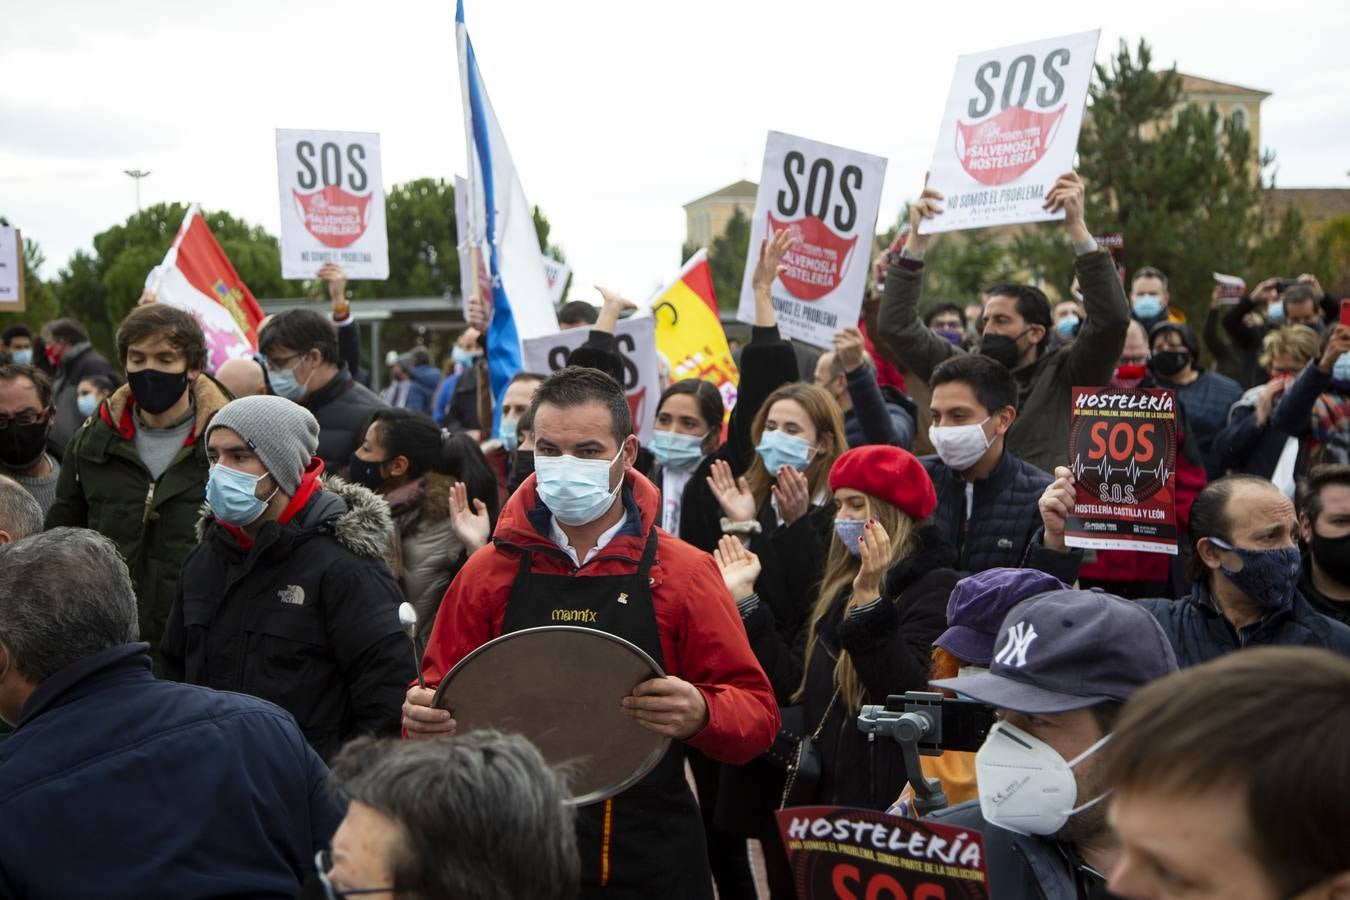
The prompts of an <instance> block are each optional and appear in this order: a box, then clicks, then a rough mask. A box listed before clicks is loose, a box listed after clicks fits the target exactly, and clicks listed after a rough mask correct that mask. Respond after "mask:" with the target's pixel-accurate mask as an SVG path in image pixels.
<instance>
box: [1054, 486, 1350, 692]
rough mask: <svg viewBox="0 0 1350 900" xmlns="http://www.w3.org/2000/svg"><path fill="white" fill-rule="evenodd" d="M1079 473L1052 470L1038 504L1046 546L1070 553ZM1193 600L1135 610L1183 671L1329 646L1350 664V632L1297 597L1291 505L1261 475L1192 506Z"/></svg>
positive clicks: (1212, 491)
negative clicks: (1256, 649)
mask: <svg viewBox="0 0 1350 900" xmlns="http://www.w3.org/2000/svg"><path fill="white" fill-rule="evenodd" d="M1074 501H1075V497H1074V487H1073V473H1072V472H1071V471H1069V469H1067V468H1060V469H1057V470H1056V471H1055V480H1054V482H1053V483H1052V484H1051V485H1050V486H1049V487H1048V488H1046V489H1045V493H1044V494H1043V495H1042V496H1041V502H1040V506H1041V516H1042V519H1043V520H1044V522H1045V537H1044V542H1045V546H1046V547H1047V548H1049V549H1063V547H1064V521H1065V518H1066V517H1067V516H1068V515H1069V514H1070V513H1072V512H1073V508H1074ZM1190 515H1191V517H1190V522H1189V524H1188V526H1187V532H1188V535H1189V538H1190V556H1189V564H1190V572H1189V574H1190V577H1191V581H1192V586H1191V593H1190V596H1188V597H1185V598H1183V599H1181V600H1171V599H1144V600H1138V601H1136V602H1137V603H1138V604H1139V605H1140V606H1141V607H1142V608H1144V609H1147V610H1148V611H1149V612H1151V613H1152V614H1153V615H1154V617H1156V618H1157V620H1158V621H1159V623H1160V624H1161V625H1162V627H1163V631H1164V632H1166V633H1167V637H1168V639H1169V640H1170V641H1171V642H1172V648H1173V650H1174V651H1175V652H1176V656H1177V662H1178V663H1180V664H1181V666H1182V668H1185V667H1187V666H1193V665H1196V664H1198V663H1202V662H1205V661H1206V660H1210V659H1214V658H1216V657H1219V656H1222V655H1224V654H1225V653H1231V652H1233V651H1234V650H1239V649H1241V648H1244V647H1253V646H1261V645H1266V644H1269V645H1278V646H1295V647H1301V646H1308V647H1323V648H1326V649H1328V650H1334V651H1336V652H1337V653H1341V654H1344V655H1350V627H1347V626H1346V625H1343V624H1341V623H1340V622H1337V621H1334V620H1333V619H1329V618H1327V617H1326V616H1324V615H1322V614H1321V613H1319V612H1317V611H1316V610H1314V609H1313V608H1312V607H1311V606H1309V605H1308V601H1307V600H1306V599H1304V597H1303V595H1302V594H1301V593H1299V590H1298V581H1299V565H1300V558H1299V552H1298V544H1297V535H1298V531H1297V529H1298V523H1297V521H1296V520H1295V518H1294V504H1293V503H1292V502H1291V501H1290V499H1289V498H1288V497H1286V496H1285V495H1284V493H1283V492H1282V491H1280V490H1279V489H1278V488H1276V487H1275V486H1274V485H1272V484H1271V483H1270V482H1269V481H1267V480H1266V479H1264V478H1257V477H1256V476H1255V475H1228V476H1225V477H1223V478H1220V479H1218V480H1217V481H1211V482H1210V483H1209V484H1207V485H1206V486H1205V489H1204V490H1202V491H1201V492H1200V495H1199V496H1198V497H1196V498H1195V503H1194V504H1192V506H1191V514H1190Z"/></svg>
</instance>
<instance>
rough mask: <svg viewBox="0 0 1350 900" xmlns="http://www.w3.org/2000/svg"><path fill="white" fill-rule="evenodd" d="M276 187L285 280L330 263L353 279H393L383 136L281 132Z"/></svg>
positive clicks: (305, 275)
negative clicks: (382, 160) (383, 176)
mask: <svg viewBox="0 0 1350 900" xmlns="http://www.w3.org/2000/svg"><path fill="white" fill-rule="evenodd" d="M277 183H278V189H279V192H280V199H281V275H282V277H283V278H313V277H314V275H315V273H316V272H318V271H319V268H320V267H321V266H323V265H324V264H325V263H336V264H338V265H339V266H342V269H343V271H344V272H346V273H347V278H348V279H350V280H353V281H357V280H363V279H364V280H371V281H383V280H384V279H386V278H388V277H389V236H388V233H387V230H386V228H385V219H384V184H383V182H382V180H381V175H380V136H379V135H378V134H369V133H366V132H358V131H297V130H291V129H285V128H278V129H277Z"/></svg>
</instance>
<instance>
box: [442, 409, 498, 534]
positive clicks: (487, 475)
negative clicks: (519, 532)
mask: <svg viewBox="0 0 1350 900" xmlns="http://www.w3.org/2000/svg"><path fill="white" fill-rule="evenodd" d="M441 458H442V460H443V461H444V465H445V469H446V474H448V475H451V476H453V477H454V478H456V479H457V480H459V481H462V482H464V490H465V492H466V493H467V494H468V495H469V502H470V503H472V502H473V501H474V500H482V501H483V505H484V506H486V507H487V511H488V520H489V521H490V522H491V525H492V527H493V528H496V527H497V513H498V512H499V509H500V506H501V503H500V502H499V498H500V494H499V493H498V490H497V476H496V474H495V473H493V471H492V466H491V465H490V464H489V463H488V461H487V457H486V456H484V455H483V450H482V448H481V447H479V445H478V442H477V441H475V440H474V439H473V438H471V437H469V436H468V435H467V434H465V433H464V432H462V431H460V432H456V433H455V434H452V435H450V436H449V437H448V438H446V439H445V447H444V448H443V450H442V453H441Z"/></svg>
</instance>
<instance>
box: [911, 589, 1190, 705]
mask: <svg viewBox="0 0 1350 900" xmlns="http://www.w3.org/2000/svg"><path fill="white" fill-rule="evenodd" d="M1176 670H1177V660H1176V656H1175V654H1174V653H1173V652H1172V645H1171V644H1170V643H1168V640H1167V635H1166V634H1165V633H1163V630H1162V627H1161V626H1160V625H1159V624H1158V622H1157V620H1156V619H1154V618H1153V616H1152V614H1150V613H1149V611H1148V610H1146V609H1145V608H1144V607H1142V606H1140V605H1138V604H1136V603H1131V602H1130V601H1128V600H1122V599H1121V598H1120V597H1114V596H1112V595H1110V594H1105V593H1102V592H1100V591H1081V590H1063V591H1051V592H1049V593H1045V594H1039V595H1037V596H1035V597H1030V598H1028V599H1026V600H1023V601H1022V602H1021V603H1019V604H1017V605H1016V606H1014V607H1013V608H1012V609H1010V610H1009V611H1008V615H1007V616H1006V617H1004V619H1003V624H1002V625H1001V626H1000V627H999V631H998V638H997V640H996V641H995V644H994V658H993V660H992V661H991V662H990V665H989V671H987V672H980V673H978V674H972V675H965V676H961V677H959V678H944V679H942V680H940V681H934V682H932V684H933V686H934V687H940V688H946V689H947V690H951V691H956V692H957V693H959V694H964V695H965V696H967V697H972V698H974V699H976V700H978V701H980V702H981V703H987V704H989V705H990V706H996V707H999V708H1001V709H1010V710H1012V711H1013V712H1020V713H1025V714H1027V715H1044V714H1050V713H1061V712H1070V711H1072V710H1075V709H1086V708H1087V707H1090V706H1096V705H1098V704H1100V703H1106V702H1108V701H1113V700H1114V701H1116V702H1124V701H1125V700H1127V699H1129V697H1130V695H1131V694H1133V693H1134V692H1135V691H1136V690H1138V689H1139V688H1141V687H1143V686H1144V685H1146V684H1148V683H1149V682H1150V681H1153V680H1155V679H1158V678H1161V677H1162V676H1164V675H1166V674H1168V673H1169V672H1175V671H1176Z"/></svg>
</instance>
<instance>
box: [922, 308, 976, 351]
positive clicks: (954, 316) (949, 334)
mask: <svg viewBox="0 0 1350 900" xmlns="http://www.w3.org/2000/svg"><path fill="white" fill-rule="evenodd" d="M923 324H924V327H925V328H927V329H928V330H929V331H931V332H933V334H936V335H937V336H938V337H940V338H945V339H946V340H948V341H950V342H951V345H952V346H953V347H964V346H965V345H966V313H965V311H964V310H963V309H961V307H960V306H958V305H957V304H955V303H939V304H938V305H937V306H934V307H933V308H932V309H930V310H928V312H926V313H924V316H923Z"/></svg>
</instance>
